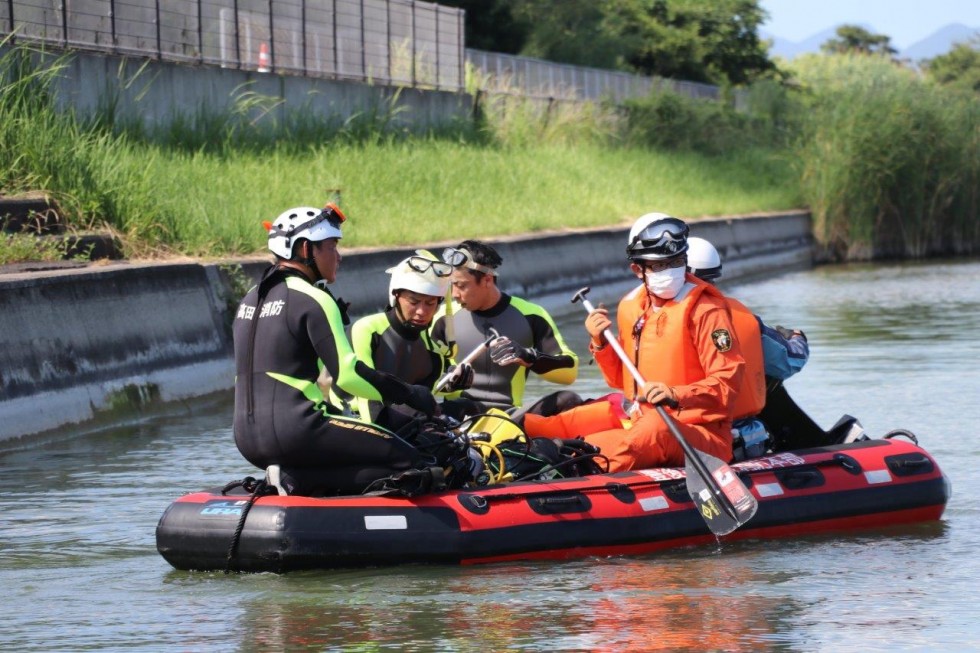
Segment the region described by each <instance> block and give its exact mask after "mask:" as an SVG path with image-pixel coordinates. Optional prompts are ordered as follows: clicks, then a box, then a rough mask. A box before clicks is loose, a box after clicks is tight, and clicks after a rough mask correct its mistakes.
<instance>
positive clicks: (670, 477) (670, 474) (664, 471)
mask: <svg viewBox="0 0 980 653" xmlns="http://www.w3.org/2000/svg"><path fill="white" fill-rule="evenodd" d="M636 471H637V472H639V473H640V474H643V475H644V476H649V477H650V478H652V479H653V480H655V481H679V480H681V479H682V478H684V471H683V470H680V469H674V468H673V467H658V468H656V469H638V470H636Z"/></svg>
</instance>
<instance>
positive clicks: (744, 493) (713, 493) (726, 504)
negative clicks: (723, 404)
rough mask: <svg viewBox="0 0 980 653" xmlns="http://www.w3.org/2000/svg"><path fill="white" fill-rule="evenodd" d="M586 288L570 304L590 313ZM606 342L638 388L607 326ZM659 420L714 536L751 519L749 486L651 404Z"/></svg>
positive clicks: (640, 383)
mask: <svg viewBox="0 0 980 653" xmlns="http://www.w3.org/2000/svg"><path fill="white" fill-rule="evenodd" d="M588 292H589V288H588V287H586V288H582V289H581V290H579V291H578V292H577V293H575V296H573V297H572V303H573V304H575V303H576V302H579V301H581V302H582V305H583V306H584V307H585V310H586V311H588V312H589V313H590V314H591V313H593V312H594V311H595V307H594V306H592V304H591V303H590V302H589V300H587V299H586V298H585V295H586V294H587V293H588ZM602 335H603V336H605V338H606V340H607V341H608V342H609V345H610V346H611V347H612V348H613V350H614V351H615V352H616V355H617V356H619V358H620V360H621V361H623V365H625V366H626V369H627V370H629V373H630V374H631V375H632V376H633V378H634V379H636V383H637V384H638V387H641V388H642V387H643V386H644V385H645V383H646V381H645V380H644V379H643V376H642V375H641V374H640V371H639V370H638V369H636V365H634V364H633V361H631V360H630V359H629V357H628V356H627V355H626V352H625V351H623V347H622V345H620V344H619V341H618V340H617V339H616V338H615V337H614V336H613V334H612V333H611V332H610V330H609V329H605V330H604V331H603V332H602ZM654 407H655V408H656V409H657V413H659V414H660V417H661V419H663V421H664V423H665V424H666V425H667V428H668V429H670V432H671V434H673V436H674V437H675V438H677V442H678V444H680V445H681V449H683V450H684V472H685V474H686V476H687V492H688V494H690V495H691V499H692V500H693V501H694V504H695V505H696V506H697V508H698V512H699V513H701V517H703V518H704V521H705V523H706V524H707V525H708V528H709V529H711V532H712V533H714V534H715V535H727V534H729V533H731V532H732V531H734V530H735V529H736V528H738V527H739V526H741V525H742V524H744V523H745V522H747V521H748V520H750V519H752V516H753V515H755V512H756V510H758V508H759V502H758V501H756V499H755V497H754V496H752V493H751V492H749V489H748V488H747V487H745V484H744V483H742V480H741V479H740V478H739V477H738V475H737V474H736V473H735V471H734V470H733V469H732V468H731V467H729V466H728V464H727V463H725V462H724V461H722V460H719V459H718V458H715V457H714V456H711V455H709V454H706V453H704V452H703V451H698V450H696V449H695V448H694V447H692V446H691V445H690V443H688V441H687V440H686V439H685V438H684V435H683V434H682V433H681V431H680V429H679V428H677V424H676V422H674V420H673V419H672V418H671V417H670V415H668V414H667V411H666V410H664V407H663V406H661V405H659V404H657V405H656V406H654Z"/></svg>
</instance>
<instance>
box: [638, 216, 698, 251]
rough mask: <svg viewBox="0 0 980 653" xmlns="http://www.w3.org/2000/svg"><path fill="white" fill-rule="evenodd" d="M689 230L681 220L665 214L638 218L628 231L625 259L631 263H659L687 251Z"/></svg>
mask: <svg viewBox="0 0 980 653" xmlns="http://www.w3.org/2000/svg"><path fill="white" fill-rule="evenodd" d="M688 232H689V229H688V227H687V224H686V223H685V222H684V221H683V220H679V219H677V218H675V217H673V216H670V215H667V214H666V213H647V214H646V215H643V216H640V218H639V219H637V221H636V222H635V223H634V224H633V228H632V229H630V234H629V240H628V242H627V244H626V257H627V258H628V259H630V260H631V261H636V260H642V261H659V260H663V259H668V258H673V257H675V256H679V255H681V254H683V253H684V252H686V251H687V247H688V244H687V234H688Z"/></svg>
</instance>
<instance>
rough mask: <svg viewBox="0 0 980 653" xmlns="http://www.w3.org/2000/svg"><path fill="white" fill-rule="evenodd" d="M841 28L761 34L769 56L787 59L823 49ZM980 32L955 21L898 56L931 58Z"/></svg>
mask: <svg viewBox="0 0 980 653" xmlns="http://www.w3.org/2000/svg"><path fill="white" fill-rule="evenodd" d="M838 27H839V25H835V26H834V27H828V28H827V29H825V30H823V31H821V32H817V33H816V34H814V35H813V36H810V37H809V38H806V39H804V40H803V41H799V42H794V41H788V40H786V39H783V38H780V37H779V36H776V35H775V34H768V33H766V32H765V31H760V32H759V36H761V37H762V38H764V39H767V40H769V41H772V46H771V47H770V48H769V54H770V56H773V57H782V58H783V59H787V60H788V59H792V58H793V57H796V56H798V55H801V54H806V53H808V52H820V46H821V45H823V44H824V43H826V42H827V41H829V40H830V39H832V38H835V37H836V36H837V28H838ZM858 27H863V28H864V29H866V30H868V31H869V32H871V33H873V34H877V33H880V32H877V31H876V30H875V29H874V28H873V27H871V26H870V25H865V24H860V25H858ZM978 32H980V28H977V27H967V26H966V25H961V24H959V23H952V24H949V25H946V26H945V27H941V28H939V29H938V30H936V31H935V32H933V33H932V34H930V35H929V36H927V37H926V38H924V39H922V40H921V41H917V42H916V43H913V44H912V45H910V46H909V47H907V48H905V49H904V50H901V51H900V52H899V53H898V55H897V56H898V58H900V59H908V60H910V61H913V62H916V61H920V60H922V59H931V58H932V57H935V56H937V55H940V54H945V53H947V52H949V51H950V50H951V49H952V48H953V45H954V44H956V43H960V42H963V41H968V40H969V39H970V37H971V35H973V34H976V33H978Z"/></svg>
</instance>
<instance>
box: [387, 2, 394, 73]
mask: <svg viewBox="0 0 980 653" xmlns="http://www.w3.org/2000/svg"><path fill="white" fill-rule="evenodd" d="M385 53H386V54H387V55H388V83H389V84H392V83H394V79H393V74H392V73H393V70H392V67H391V2H390V0H389V2H386V3H385Z"/></svg>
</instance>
